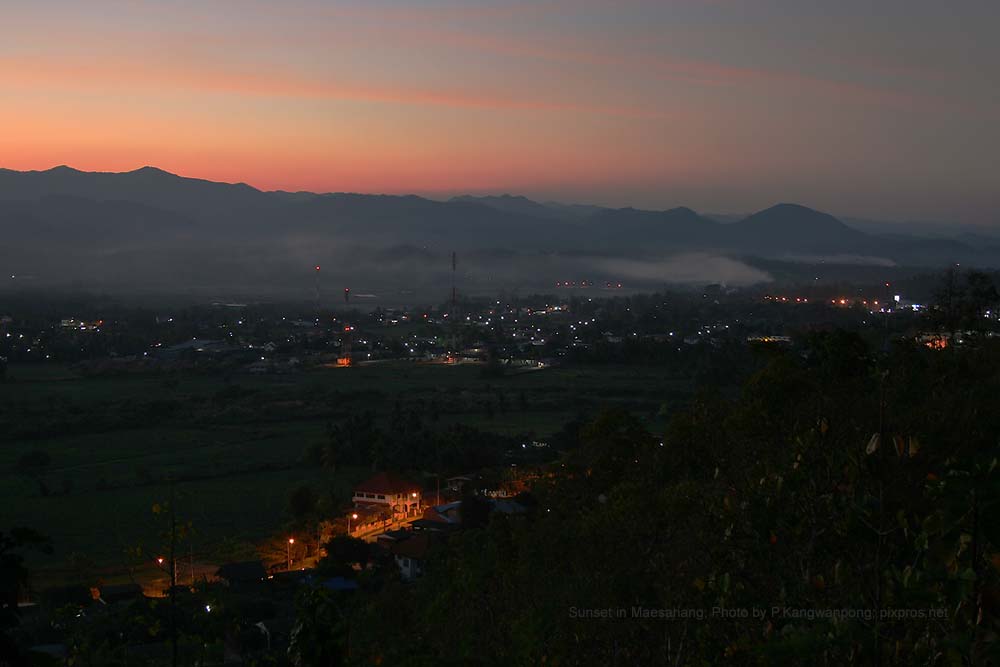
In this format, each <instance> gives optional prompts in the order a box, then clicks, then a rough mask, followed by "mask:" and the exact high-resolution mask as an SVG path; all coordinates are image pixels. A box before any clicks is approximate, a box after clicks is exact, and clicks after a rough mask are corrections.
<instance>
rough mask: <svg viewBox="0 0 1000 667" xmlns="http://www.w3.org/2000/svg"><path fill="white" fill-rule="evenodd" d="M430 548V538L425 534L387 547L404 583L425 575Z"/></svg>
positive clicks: (419, 534)
mask: <svg viewBox="0 0 1000 667" xmlns="http://www.w3.org/2000/svg"><path fill="white" fill-rule="evenodd" d="M430 546H431V543H430V536H429V535H427V534H425V533H418V534H415V535H411V536H410V537H407V538H405V539H399V540H395V541H393V542H391V543H389V544H387V545H386V547H387V549H388V550H389V553H391V554H392V556H393V558H394V559H395V561H396V566H397V567H398V568H399V574H400V576H401V577H402V578H403V581H413V580H414V579H416V578H417V577H419V576H420V575H421V574H423V572H424V564H425V563H426V561H427V552H428V551H430Z"/></svg>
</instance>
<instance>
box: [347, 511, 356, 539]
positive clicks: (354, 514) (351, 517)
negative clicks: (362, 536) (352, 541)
mask: <svg viewBox="0 0 1000 667" xmlns="http://www.w3.org/2000/svg"><path fill="white" fill-rule="evenodd" d="M357 518H358V513H357V512H355V513H353V514H351V516H349V517H347V534H348V535H350V534H351V519H357Z"/></svg>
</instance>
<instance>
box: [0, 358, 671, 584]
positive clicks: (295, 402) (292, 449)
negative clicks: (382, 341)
mask: <svg viewBox="0 0 1000 667" xmlns="http://www.w3.org/2000/svg"><path fill="white" fill-rule="evenodd" d="M690 389H691V387H690V383H689V382H688V381H687V380H685V379H684V378H677V377H671V376H670V374H669V373H667V372H665V371H664V370H663V369H662V368H661V369H655V368H647V367H620V366H587V367H565V368H562V367H556V368H550V369H545V370H541V371H533V372H527V373H521V374H516V375H508V376H502V377H492V378H487V377H484V376H483V373H482V369H481V367H478V366H474V365H459V366H444V365H423V364H414V363H402V362H401V363H386V364H375V365H370V366H361V367H356V368H349V369H327V368H324V369H316V370H311V371H306V372H302V373H297V374H288V375H266V376H250V375H234V376H231V377H225V376H223V375H221V374H216V375H213V374H199V373H195V372H193V371H192V372H184V373H172V374H145V375H126V376H111V377H105V376H102V377H83V376H80V375H78V374H77V373H75V372H74V371H73V370H72V369H69V368H65V367H59V366H44V365H34V366H13V367H11V368H10V370H9V372H8V377H7V380H6V382H4V383H2V384H0V406H2V407H0V429H2V430H0V433H3V434H4V436H3V440H2V444H0V529H4V528H7V527H10V526H13V525H27V526H31V527H33V528H35V529H37V530H39V531H41V532H43V533H45V534H46V535H48V536H50V537H51V538H52V540H53V544H54V546H55V548H56V553H55V554H54V555H53V556H52V557H50V558H44V559H41V560H39V561H37V563H38V565H40V566H42V567H44V568H60V567H65V565H66V563H68V562H69V561H70V560H73V559H76V560H79V559H80V558H81V557H83V558H84V559H86V560H88V561H90V562H93V563H95V564H96V565H98V566H101V567H109V568H114V567H115V566H117V565H118V564H120V563H121V562H122V556H121V554H122V552H123V550H124V549H126V548H128V547H134V546H137V545H144V546H146V548H147V549H148V548H152V546H151V545H154V544H156V543H157V540H158V538H157V534H158V532H159V531H160V530H161V528H162V525H161V524H162V521H161V520H158V519H155V518H154V516H153V515H152V513H151V507H152V505H153V504H154V503H156V502H163V501H165V500H166V499H167V498H168V497H169V494H170V490H169V486H168V483H167V481H166V480H167V479H168V478H172V479H174V480H176V482H175V484H174V489H175V493H176V498H177V500H176V506H177V508H178V511H179V512H180V514H182V515H183V517H184V518H185V519H187V520H190V521H191V522H192V523H193V524H194V527H195V531H196V536H195V538H194V540H193V541H194V544H195V545H196V548H197V549H198V550H200V551H201V552H204V553H212V552H214V551H216V550H218V549H219V548H220V546H219V545H222V544H226V543H232V542H253V541H258V540H262V539H265V538H267V537H268V536H269V535H273V534H274V533H275V531H278V530H280V529H281V527H282V526H283V525H284V524H285V522H286V521H287V520H288V518H289V517H288V514H287V509H286V508H287V503H288V497H289V494H290V492H291V491H292V490H293V489H294V488H296V487H298V486H300V485H302V484H306V485H309V486H310V487H311V488H313V489H314V490H315V491H316V492H317V494H319V495H323V496H325V497H329V498H333V499H341V500H347V498H349V489H350V485H351V484H352V483H354V482H356V481H357V480H358V478H359V477H362V476H364V475H365V474H368V472H369V471H367V470H363V469H357V468H347V469H343V468H339V469H338V470H337V471H336V473H335V474H334V473H332V472H330V471H327V470H324V469H321V468H317V467H316V466H312V465H308V464H307V463H305V461H304V458H303V453H304V451H305V450H306V448H307V447H308V446H309V445H310V444H316V443H322V442H324V440H325V439H326V438H327V437H328V436H327V435H326V433H327V428H328V424H330V423H331V422H337V421H338V420H340V419H342V418H344V417H346V416H349V415H351V414H358V413H365V412H371V413H372V414H373V415H374V416H375V418H376V421H377V422H379V423H381V422H385V421H387V420H388V419H389V417H390V415H391V413H392V411H393V409H394V408H395V407H396V406H397V405H399V404H402V405H405V406H416V408H415V409H417V410H429V409H430V406H432V405H433V406H436V407H435V408H434V409H435V410H436V411H437V412H438V413H439V416H438V417H437V419H436V423H435V426H436V427H446V426H448V425H450V424H458V423H460V424H467V425H469V426H474V427H476V428H478V429H481V430H484V431H490V432H494V433H498V434H503V435H509V436H523V437H531V438H540V439H545V438H547V437H549V436H550V435H552V434H553V433H555V432H556V431H558V430H560V429H561V428H562V427H563V426H564V424H565V423H566V422H567V421H569V420H571V419H573V418H574V417H576V416H577V415H580V414H593V413H594V412H596V411H597V410H599V409H600V407H601V406H604V405H620V406H623V407H627V408H629V409H631V410H633V411H634V412H635V413H636V414H638V415H640V416H641V417H643V418H644V419H645V420H647V421H648V422H649V423H650V425H651V426H652V427H654V428H656V427H658V426H659V418H658V417H657V416H656V415H657V412H658V410H659V408H660V406H661V405H662V404H663V403H664V402H666V403H668V404H671V403H675V402H678V401H681V400H683V398H684V397H685V396H687V395H688V394H689V392H690ZM32 452H36V453H37V452H43V453H44V455H45V457H46V458H47V461H46V462H45V463H44V465H40V466H38V467H37V468H26V467H25V466H24V465H23V459H24V457H25V456H26V455H29V454H30V453H32ZM157 521H160V523H157Z"/></svg>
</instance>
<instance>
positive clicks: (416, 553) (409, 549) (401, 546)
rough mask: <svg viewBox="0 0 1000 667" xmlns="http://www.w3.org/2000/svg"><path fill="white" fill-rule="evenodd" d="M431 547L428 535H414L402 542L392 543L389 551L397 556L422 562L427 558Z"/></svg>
mask: <svg viewBox="0 0 1000 667" xmlns="http://www.w3.org/2000/svg"><path fill="white" fill-rule="evenodd" d="M430 546H431V544H430V538H429V537H428V536H427V535H414V536H413V537H409V538H407V539H405V540H402V541H401V542H393V543H391V544H390V545H389V551H390V552H391V553H393V554H395V555H397V556H404V557H406V558H415V559H417V560H422V559H424V558H426V557H427V551H428V550H429V549H430Z"/></svg>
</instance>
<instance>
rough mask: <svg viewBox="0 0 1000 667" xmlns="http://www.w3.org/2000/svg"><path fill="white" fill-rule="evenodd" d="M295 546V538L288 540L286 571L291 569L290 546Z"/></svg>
mask: <svg viewBox="0 0 1000 667" xmlns="http://www.w3.org/2000/svg"><path fill="white" fill-rule="evenodd" d="M293 544H295V538H294V537H289V538H288V569H289V570H291V569H292V545H293Z"/></svg>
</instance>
